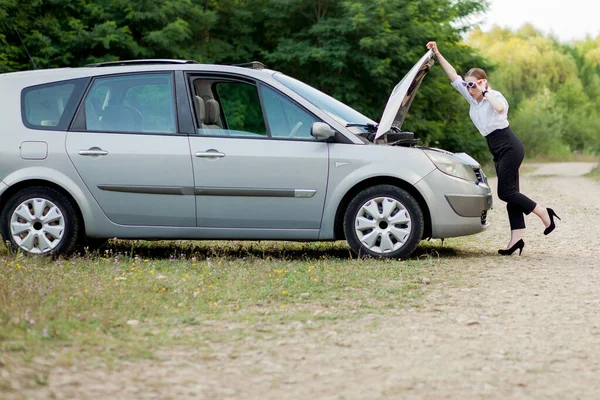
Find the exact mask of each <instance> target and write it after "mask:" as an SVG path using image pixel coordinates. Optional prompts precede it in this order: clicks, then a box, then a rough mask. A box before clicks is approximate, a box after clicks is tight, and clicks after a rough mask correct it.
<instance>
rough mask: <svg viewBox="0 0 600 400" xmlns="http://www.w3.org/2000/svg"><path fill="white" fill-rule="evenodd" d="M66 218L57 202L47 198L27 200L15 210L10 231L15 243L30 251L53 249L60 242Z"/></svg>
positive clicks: (45, 251)
mask: <svg viewBox="0 0 600 400" xmlns="http://www.w3.org/2000/svg"><path fill="white" fill-rule="evenodd" d="M64 230H65V219H64V217H63V214H62V213H61V212H60V209H59V208H58V207H57V206H56V204H54V203H52V202H51V201H49V200H47V199H40V198H35V199H29V200H25V201H24V202H22V203H21V204H19V206H17V208H16V209H15V211H13V213H12V216H11V219H10V231H11V235H12V238H13V240H14V241H15V243H16V244H17V245H18V246H19V247H20V248H21V249H23V250H25V251H27V252H28V253H33V254H42V253H47V252H49V251H52V250H53V249H54V248H56V246H58V244H59V243H60V241H61V239H62V237H63V234H64Z"/></svg>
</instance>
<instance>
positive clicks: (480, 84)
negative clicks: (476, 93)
mask: <svg viewBox="0 0 600 400" xmlns="http://www.w3.org/2000/svg"><path fill="white" fill-rule="evenodd" d="M487 88H488V84H487V79H479V80H478V81H477V89H479V90H480V91H482V92H483V91H484V90H487Z"/></svg>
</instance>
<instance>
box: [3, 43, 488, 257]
mask: <svg viewBox="0 0 600 400" xmlns="http://www.w3.org/2000/svg"><path fill="white" fill-rule="evenodd" d="M433 62H434V60H433V54H432V53H431V52H428V53H427V54H425V55H424V56H423V57H422V58H421V59H420V60H419V61H418V62H417V63H416V64H415V66H414V67H413V68H412V70H411V71H409V73H408V74H407V75H406V76H405V77H404V79H402V81H401V82H400V83H399V84H398V85H397V86H396V87H395V88H394V90H393V92H392V95H391V96H390V98H389V100H388V103H387V106H386V108H385V110H384V113H383V116H382V119H381V121H380V122H379V123H376V122H375V121H373V120H371V119H369V118H367V117H365V116H364V115H362V114H360V113H359V112H357V111H356V110H354V109H352V108H350V107H348V106H347V105H345V104H343V103H341V102H339V101H337V100H336V99H334V98H332V97H330V96H328V95H327V94H325V93H323V92H320V91H319V90H316V89H314V88H312V87H311V86H309V85H307V84H305V83H302V82H300V81H298V80H296V79H294V78H291V77H289V76H286V75H284V74H283V73H281V72H277V71H273V70H269V69H266V68H265V67H264V66H263V65H262V64H260V63H256V62H254V63H251V64H249V65H247V66H226V65H204V64H199V63H197V62H193V61H180V60H134V61H121V62H114V63H100V64H95V65H90V66H87V67H84V68H63V69H49V70H36V71H24V72H15V73H8V74H2V75H0V93H1V95H0V121H2V125H1V126H0V179H1V180H0V234H1V235H2V238H3V240H5V241H7V242H8V243H9V244H10V245H11V246H13V247H14V248H18V249H20V250H21V251H23V252H24V253H28V254H64V253H68V252H70V251H72V250H73V249H74V248H75V246H76V245H77V244H78V243H82V242H85V240H86V239H102V238H113V237H116V238H123V239H194V240H202V239H213V240H214V239H227V240H231V239H235V240H260V239H268V240H299V241H326V240H343V239H345V240H347V241H348V244H349V245H350V247H351V249H352V250H353V251H354V252H356V253H358V254H361V255H370V256H376V257H390V258H404V257H408V256H409V255H410V254H411V253H412V252H413V251H414V250H415V248H416V247H417V245H418V243H419V241H420V240H422V239H424V238H447V237H453V236H460V235H470V234H475V233H478V232H481V231H483V230H484V229H485V228H486V227H487V222H486V213H487V210H489V209H490V208H491V206H492V195H491V191H490V187H489V186H488V184H487V179H486V177H485V175H484V174H483V172H482V171H481V168H480V165H479V164H478V163H477V162H476V161H475V160H473V159H472V158H471V157H469V156H468V155H466V154H464V153H461V154H452V153H449V152H446V151H443V150H440V149H433V148H427V147H422V146H419V145H418V140H416V139H414V136H413V134H411V133H410V132H403V131H402V130H401V127H402V122H403V120H404V117H405V115H406V113H407V111H408V108H409V107H410V104H411V102H412V100H413V98H414V96H415V93H416V92H417V89H418V87H419V85H420V84H421V82H422V80H423V78H424V76H425V74H426V73H427V71H428V70H429V69H430V68H431V66H432V65H433Z"/></svg>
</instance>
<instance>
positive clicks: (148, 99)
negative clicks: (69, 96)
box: [85, 73, 177, 133]
mask: <svg viewBox="0 0 600 400" xmlns="http://www.w3.org/2000/svg"><path fill="white" fill-rule="evenodd" d="M174 97H175V96H174V92H173V77H172V74H170V73H150V74H135V75H120V76H112V77H101V78H96V79H95V80H94V83H93V84H92V87H91V89H90V91H89V92H88V95H87V96H86V99H85V126H86V129H87V130H88V131H100V132H131V133H176V132H177V129H176V119H175V102H174Z"/></svg>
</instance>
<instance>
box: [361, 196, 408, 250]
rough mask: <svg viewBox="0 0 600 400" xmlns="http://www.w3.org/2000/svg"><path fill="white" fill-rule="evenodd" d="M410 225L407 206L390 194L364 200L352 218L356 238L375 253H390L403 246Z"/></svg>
mask: <svg viewBox="0 0 600 400" xmlns="http://www.w3.org/2000/svg"><path fill="white" fill-rule="evenodd" d="M411 228H412V221H411V218H410V214H409V213H408V210H407V209H406V207H404V205H403V204H402V203H401V202H399V201H398V200H396V199H394V198H391V197H377V198H374V199H371V200H369V201H367V202H365V203H364V204H363V205H362V206H361V207H360V209H359V210H358V213H357V214H356V217H355V219H354V231H355V232H356V236H357V237H358V240H359V241H360V242H361V243H362V244H363V246H365V247H366V248H367V249H369V250H370V251H372V252H374V253H378V254H385V253H390V252H393V251H396V250H398V249H400V248H401V247H402V246H404V244H405V243H406V241H407V240H408V238H409V236H410V232H411Z"/></svg>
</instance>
